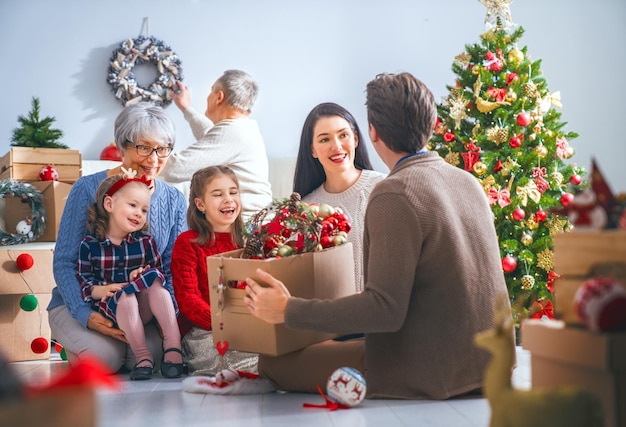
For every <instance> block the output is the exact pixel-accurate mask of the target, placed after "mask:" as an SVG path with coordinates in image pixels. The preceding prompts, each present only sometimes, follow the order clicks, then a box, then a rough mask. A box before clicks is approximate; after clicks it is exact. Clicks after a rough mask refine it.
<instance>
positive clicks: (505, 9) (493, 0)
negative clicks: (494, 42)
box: [478, 0, 516, 31]
mask: <svg viewBox="0 0 626 427" xmlns="http://www.w3.org/2000/svg"><path fill="white" fill-rule="evenodd" d="M478 1H479V2H480V3H482V4H483V5H484V6H485V7H486V8H487V16H485V30H487V31H489V30H492V29H494V28H497V27H501V28H504V29H505V30H508V29H510V28H513V27H515V25H516V24H515V23H514V22H513V17H512V16H511V3H513V0H478Z"/></svg>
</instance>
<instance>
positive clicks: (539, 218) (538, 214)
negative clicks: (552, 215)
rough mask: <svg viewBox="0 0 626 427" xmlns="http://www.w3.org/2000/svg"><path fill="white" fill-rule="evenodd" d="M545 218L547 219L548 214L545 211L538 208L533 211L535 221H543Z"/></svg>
mask: <svg viewBox="0 0 626 427" xmlns="http://www.w3.org/2000/svg"><path fill="white" fill-rule="evenodd" d="M546 219H548V214H547V213H546V211H544V210H541V209H540V210H538V211H537V212H535V221H537V222H544V221H545V220H546Z"/></svg>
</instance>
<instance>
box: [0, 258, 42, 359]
mask: <svg viewBox="0 0 626 427" xmlns="http://www.w3.org/2000/svg"><path fill="white" fill-rule="evenodd" d="M23 253H28V254H30V255H31V256H32V257H33V260H34V264H33V266H32V267H31V268H30V269H28V270H25V271H20V270H19V269H18V268H17V265H16V260H17V257H18V256H20V255H21V254H23ZM52 253H53V251H52V249H48V250H46V249H37V250H35V249H33V250H28V251H27V250H10V249H5V248H0V351H2V353H3V355H4V356H5V359H6V360H7V361H8V362H19V361H24V360H44V359H49V358H50V325H49V324H48V312H47V310H46V307H47V306H48V303H49V302H50V296H51V293H52V288H53V287H54V279H53V278H52ZM31 294H32V295H34V296H35V298H37V301H38V304H37V307H35V309H34V310H32V311H25V310H22V309H21V308H20V300H21V299H22V298H23V297H24V296H25V295H31ZM40 337H41V338H44V339H46V340H48V350H47V351H45V352H44V353H39V354H38V353H34V352H33V351H32V350H31V343H32V341H33V340H34V339H36V338H40Z"/></svg>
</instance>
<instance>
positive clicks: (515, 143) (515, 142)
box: [509, 135, 522, 148]
mask: <svg viewBox="0 0 626 427" xmlns="http://www.w3.org/2000/svg"><path fill="white" fill-rule="evenodd" d="M509 145H510V146H511V148H518V147H519V146H520V145H522V140H521V139H520V137H519V136H517V135H516V136H513V137H511V139H509Z"/></svg>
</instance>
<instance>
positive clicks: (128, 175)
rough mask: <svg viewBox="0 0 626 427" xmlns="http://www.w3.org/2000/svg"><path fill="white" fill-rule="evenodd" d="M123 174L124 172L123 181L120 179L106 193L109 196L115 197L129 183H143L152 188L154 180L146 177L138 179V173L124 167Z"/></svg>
mask: <svg viewBox="0 0 626 427" xmlns="http://www.w3.org/2000/svg"><path fill="white" fill-rule="evenodd" d="M122 172H123V177H122V179H120V180H119V181H116V182H115V183H114V184H113V185H112V186H111V188H109V191H107V192H106V195H107V196H109V197H113V195H114V194H115V193H117V192H118V191H120V189H121V188H122V187H123V186H125V185H126V184H128V183H129V182H141V183H142V184H145V185H146V187H148V188H151V186H152V180H151V179H148V178H146V176H145V175H142V176H141V178H136V175H137V171H135V170H132V169H124V168H123V167H122Z"/></svg>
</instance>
